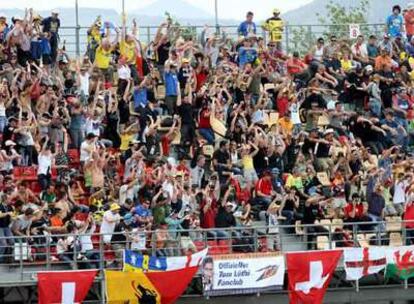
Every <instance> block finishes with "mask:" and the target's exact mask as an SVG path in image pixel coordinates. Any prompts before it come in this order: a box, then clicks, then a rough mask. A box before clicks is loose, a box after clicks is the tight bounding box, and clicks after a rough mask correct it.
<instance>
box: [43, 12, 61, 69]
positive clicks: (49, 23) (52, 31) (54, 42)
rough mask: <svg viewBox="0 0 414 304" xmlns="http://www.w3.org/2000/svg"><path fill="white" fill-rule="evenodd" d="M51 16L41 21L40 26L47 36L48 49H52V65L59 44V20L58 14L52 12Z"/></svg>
mask: <svg viewBox="0 0 414 304" xmlns="http://www.w3.org/2000/svg"><path fill="white" fill-rule="evenodd" d="M51 13H52V14H51V16H50V17H47V18H45V19H43V20H42V23H41V25H42V26H43V32H44V33H48V34H49V37H50V38H49V39H50V40H49V42H50V47H51V49H52V54H51V57H52V63H54V62H56V57H57V49H58V43H59V28H60V19H59V12H58V11H57V10H53V11H52V12H51Z"/></svg>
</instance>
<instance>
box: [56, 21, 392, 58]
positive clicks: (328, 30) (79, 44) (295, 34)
mask: <svg viewBox="0 0 414 304" xmlns="http://www.w3.org/2000/svg"><path fill="white" fill-rule="evenodd" d="M88 28H89V27H83V26H64V27H61V28H60V39H61V43H62V42H63V40H65V41H66V46H67V52H68V53H69V55H72V56H75V55H80V54H83V53H85V51H86V47H87V31H88ZM203 28H204V25H194V26H192V25H190V26H181V27H180V30H182V31H184V30H186V31H188V32H192V33H194V37H193V38H199V35H200V33H201V31H202V30H203ZM214 28H215V26H213V25H212V26H210V29H214ZM237 28H238V26H237V25H220V26H219V31H220V32H222V31H225V32H226V34H227V36H228V37H229V38H231V39H233V40H235V39H237V37H238V33H237ZM384 28H385V25H384V24H381V23H376V24H360V29H361V33H362V34H365V35H370V34H374V35H377V36H378V35H381V34H382V33H384ZM157 29H158V26H151V25H149V26H140V28H139V39H140V40H141V41H142V42H144V43H146V44H149V43H150V42H151V41H152V40H153V39H154V37H155V34H156V32H157ZM211 31H212V30H210V32H211ZM329 34H335V35H336V36H337V37H349V25H347V24H335V25H320V24H305V25H294V24H292V25H291V24H287V25H285V26H284V29H283V35H282V45H283V48H284V50H287V51H289V52H291V51H292V50H295V49H298V50H306V49H309V48H310V47H312V45H314V44H315V41H316V39H317V38H318V37H321V36H328V35H329ZM257 35H258V36H260V37H263V38H264V39H265V40H266V37H267V35H266V33H265V32H264V31H263V30H262V28H261V27H260V26H258V27H257Z"/></svg>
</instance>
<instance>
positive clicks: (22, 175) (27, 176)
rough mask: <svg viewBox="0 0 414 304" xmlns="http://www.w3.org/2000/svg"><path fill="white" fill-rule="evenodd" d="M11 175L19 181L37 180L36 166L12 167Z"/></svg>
mask: <svg viewBox="0 0 414 304" xmlns="http://www.w3.org/2000/svg"><path fill="white" fill-rule="evenodd" d="M13 176H14V178H15V179H16V180H19V181H35V180H37V168H36V167H33V166H30V167H15V168H13Z"/></svg>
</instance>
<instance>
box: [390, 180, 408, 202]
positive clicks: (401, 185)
mask: <svg viewBox="0 0 414 304" xmlns="http://www.w3.org/2000/svg"><path fill="white" fill-rule="evenodd" d="M407 186H408V182H407V181H406V180H402V181H399V182H397V183H395V185H394V196H393V198H392V201H393V203H394V204H401V203H405V189H406V188H407Z"/></svg>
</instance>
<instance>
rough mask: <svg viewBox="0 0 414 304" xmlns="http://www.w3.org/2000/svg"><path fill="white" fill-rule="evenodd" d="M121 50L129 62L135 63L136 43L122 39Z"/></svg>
mask: <svg viewBox="0 0 414 304" xmlns="http://www.w3.org/2000/svg"><path fill="white" fill-rule="evenodd" d="M119 50H120V52H121V56H123V57H125V58H126V61H127V63H128V64H135V59H136V58H135V43H127V42H126V41H121V43H120V44H119Z"/></svg>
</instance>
